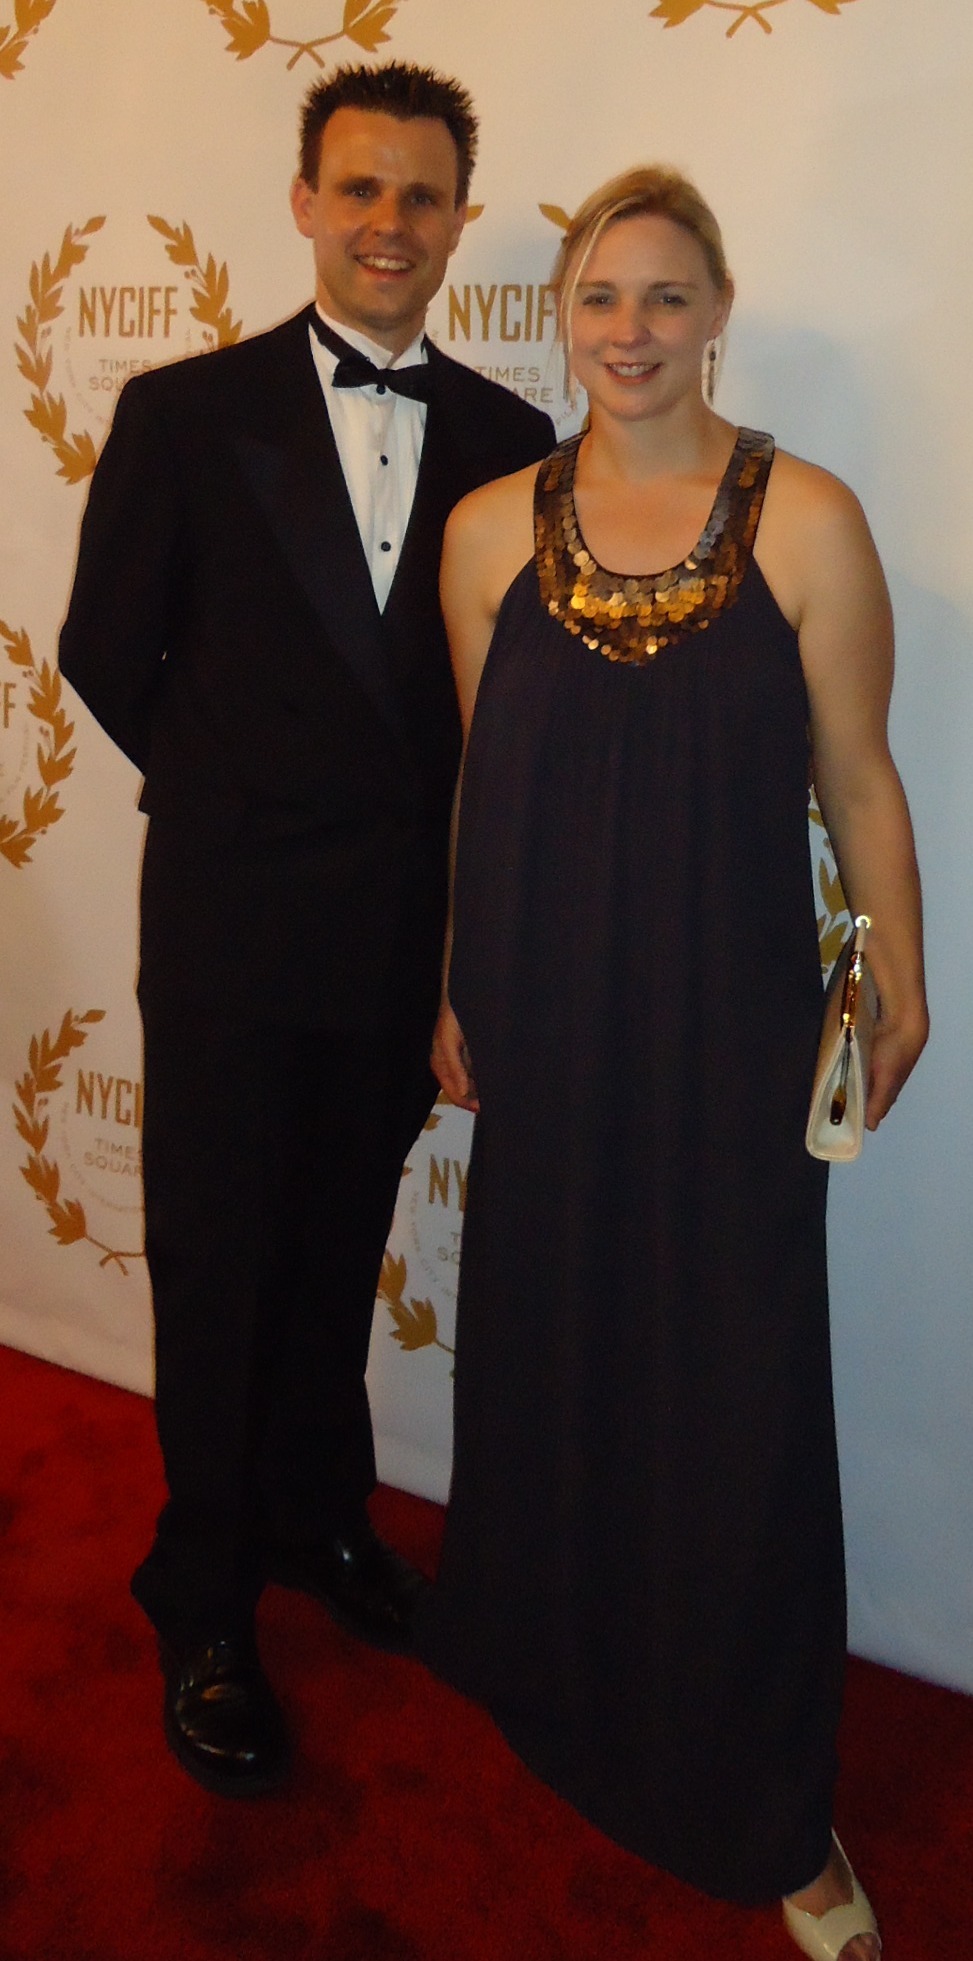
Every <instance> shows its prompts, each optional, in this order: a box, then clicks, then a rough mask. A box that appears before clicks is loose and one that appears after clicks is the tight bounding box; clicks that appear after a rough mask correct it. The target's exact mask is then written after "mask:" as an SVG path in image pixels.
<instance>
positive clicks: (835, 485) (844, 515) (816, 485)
mask: <svg viewBox="0 0 973 1961" xmlns="http://www.w3.org/2000/svg"><path fill="white" fill-rule="evenodd" d="M766 508H767V515H768V517H769V518H773V516H774V515H775V514H779V515H780V516H781V517H783V518H785V519H786V518H787V517H788V516H789V517H791V518H800V519H803V521H804V522H805V523H811V524H813V525H814V526H815V527H817V526H818V525H822V526H825V527H828V526H832V525H837V526H847V525H849V524H852V525H856V524H859V523H861V522H863V521H864V512H863V510H862V507H861V504H860V502H859V500H858V498H857V497H856V495H855V493H854V491H853V490H852V489H851V488H850V487H849V485H848V484H846V483H844V482H843V481H842V479H841V477H836V476H835V475H834V472H833V471H831V470H825V469H823V468H822V466H821V464H820V463H808V462H806V461H805V459H804V457H802V456H794V455H793V454H792V453H791V451H790V450H787V449H778V450H775V452H774V462H773V467H772V469H771V472H770V479H769V482H768V484H767V499H766Z"/></svg>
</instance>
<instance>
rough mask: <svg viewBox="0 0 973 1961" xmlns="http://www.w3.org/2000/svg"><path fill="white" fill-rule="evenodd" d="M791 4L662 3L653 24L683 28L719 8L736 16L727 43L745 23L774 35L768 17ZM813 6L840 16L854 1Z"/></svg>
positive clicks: (828, 0)
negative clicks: (709, 9)
mask: <svg viewBox="0 0 973 1961" xmlns="http://www.w3.org/2000/svg"><path fill="white" fill-rule="evenodd" d="M786 4H787V0H752V3H751V4H750V5H746V4H745V3H744V0H659V5H658V6H657V7H653V9H652V12H651V14H650V15H649V19H650V20H661V21H662V23H663V25H664V26H666V27H682V26H683V24H684V22H685V21H687V20H691V19H692V16H693V15H694V14H701V13H702V11H703V8H704V7H715V8H716V10H717V12H719V13H721V14H733V15H734V19H733V20H732V21H731V22H730V25H729V27H728V28H727V30H726V38H727V40H728V41H729V40H731V39H732V37H733V35H734V34H737V33H739V30H740V28H741V27H742V26H743V24H744V21H748V20H752V21H754V22H755V24H756V25H757V27H762V28H763V31H764V33H765V34H772V33H773V31H774V29H773V23H772V22H771V21H769V20H767V18H766V16H767V14H768V13H769V12H770V9H771V7H783V6H786ZM808 4H809V6H812V7H817V9H818V12H819V13H822V14H839V13H840V12H841V9H842V7H848V6H850V5H851V0H808Z"/></svg>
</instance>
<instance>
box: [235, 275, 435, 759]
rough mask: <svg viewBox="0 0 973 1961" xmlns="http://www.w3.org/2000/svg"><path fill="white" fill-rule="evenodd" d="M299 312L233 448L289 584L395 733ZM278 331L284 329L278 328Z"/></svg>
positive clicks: (387, 678)
mask: <svg viewBox="0 0 973 1961" xmlns="http://www.w3.org/2000/svg"><path fill="white" fill-rule="evenodd" d="M306 318H307V316H306V315H304V314H302V315H301V316H299V318H298V319H297V320H294V321H292V322H290V323H289V329H292V330H293V332H292V333H289V334H288V337H287V338H285V337H284V333H283V332H282V339H281V348H280V358H279V374H278V381H279V386H278V389H277V395H276V400H267V399H265V400H264V401H263V402H262V403H261V404H260V414H259V420H258V419H257V418H255V427H253V428H251V429H248V430H241V431H240V433H239V434H238V436H237V438H236V449H237V453H238V456H239V459H240V462H241V465H242V467H243V470H244V473H245V475H246V478H247V481H248V483H249V485H250V487H251V490H252V491H253V493H254V495H255V496H256V498H257V500H258V502H259V503H260V505H261V507H262V509H263V512H264V515H265V516H266V518H267V519H268V521H269V523H270V525H271V527H272V529H273V532H274V534H275V536H276V538H277V540H278V543H279V544H280V546H281V548H282V550H283V551H284V554H285V556H286V558H287V560H288V563H289V564H290V567H291V570H292V572H293V573H294V576H295V578H296V579H297V581H298V583H299V585H300V586H301V587H302V588H303V590H304V592H305V594H306V596H307V598H308V599H309V600H310V602H311V605H312V606H313V608H314V610H315V612H316V614H317V615H318V618H319V619H320V621H321V624H322V626H323V627H324V630H325V632H326V634H327V636H328V640H329V642H330V643H331V645H332V646H333V648H334V651H335V652H336V653H337V654H338V655H339V656H340V658H341V659H342V660H343V661H344V662H345V664H346V665H347V666H348V667H350V668H351V670H352V672H353V674H354V675H355V678H356V680H357V681H358V683H359V685H360V686H361V687H362V688H363V689H364V690H365V692H366V694H367V695H368V696H369V698H370V699H371V701H372V702H373V703H374V705H375V707H376V708H377V709H378V711H379V713H380V714H381V715H382V716H383V718H384V720H385V721H386V722H387V723H388V725H389V726H390V727H391V728H392V729H393V730H394V731H395V732H396V734H397V735H399V736H402V735H404V727H403V722H402V716H401V712H400V709H399V705H398V702H397V700H396V695H395V690H394V686H393V683H392V677H391V674H390V671H389V665H388V660H387V656H386V653H385V644H384V635H383V631H382V620H381V615H380V613H379V610H378V606H377V604H376V600H375V593H374V588H373V586H372V581H371V576H370V573H369V570H368V563H367V560H366V558H365V553H364V550H363V548H362V542H361V535H360V533H359V530H358V525H357V522H356V519H355V514H354V511H353V509H352V505H351V500H350V498H349V496H348V489H347V486H346V484H345V479H344V474H343V472H342V469H341V464H340V461H339V458H338V451H337V446H336V444H335V440H334V433H333V431H332V428H331V419H330V417H329V415H328V411H327V407H326V405H325V401H324V397H323V395H322V392H321V385H320V382H319V380H318V376H317V370H316V368H315V366H314V361H313V357H312V355H311V350H310V346H309V344H308V339H307V325H306ZM285 331H286V330H285Z"/></svg>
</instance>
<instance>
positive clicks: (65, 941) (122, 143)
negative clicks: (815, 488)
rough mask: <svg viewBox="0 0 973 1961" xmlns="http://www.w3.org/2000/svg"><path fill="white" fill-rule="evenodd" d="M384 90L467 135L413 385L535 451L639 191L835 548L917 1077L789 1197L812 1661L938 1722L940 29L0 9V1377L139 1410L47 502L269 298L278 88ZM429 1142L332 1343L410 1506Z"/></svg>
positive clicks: (963, 1676) (85, 817)
mask: <svg viewBox="0 0 973 1961" xmlns="http://www.w3.org/2000/svg"><path fill="white" fill-rule="evenodd" d="M387 56H395V57H399V58H402V59H406V60H414V61H418V62H422V63H431V64H433V65H435V66H438V67H440V68H442V69H444V70H446V71H447V72H451V73H455V74H457V75H459V76H460V77H461V78H462V79H463V80H464V81H465V82H466V83H467V84H468V85H469V87H470V88H471V89H472V92H473V95H474V97H475V100H476V102H477V106H478V108H479V110H480V112H481V115H482V120H483V133H482V148H481V159H480V163H479V166H478V170H477V173H476V177H475V180H474V186H473V195H474V198H475V199H476V200H477V203H476V206H475V208H474V212H473V213H471V222H470V224H469V226H468V228H467V231H466V233H465V235H464V238H463V240H462V242H461V244H460V247H459V250H458V251H457V253H456V256H455V258H454V259H453V261H452V262H451V268H450V275H449V280H448V283H447V285H446V286H445V287H444V289H443V291H442V293H441V294H440V296H439V298H438V299H437V300H436V301H435V303H434V305H433V308H432V312H431V316H430V325H431V331H432V333H433V335H434V337H435V338H436V339H437V340H438V341H439V342H440V344H441V345H442V346H443V347H444V348H445V349H446V350H447V351H448V352H450V353H452V354H454V355H456V356H457V357H458V358H459V359H460V360H463V361H467V362H470V363H472V364H473V365H474V366H476V367H478V368H480V369H481V370H483V371H484V372H486V373H489V374H491V375H493V376H495V377H496V378H497V379H499V380H501V381H504V382H506V383H507V385H508V386H510V387H512V388H515V389H516V390H517V391H518V392H519V393H522V394H527V395H529V396H530V397H531V399H533V400H535V401H538V402H540V403H542V404H543V405H544V406H546V407H547V408H548V409H549V410H550V412H551V413H552V414H553V415H554V417H555V419H556V421H557V422H558V425H559V428H560V429H561V431H562V433H567V431H568V429H569V428H572V427H574V426H575V419H574V418H572V417H571V415H570V412H569V409H568V405H567V403H566V401H565V399H564V395H563V390H562V385H561V371H560V364H559V360H558V358H557V356H556V354H555V353H554V351H553V347H552V341H553V322H552V317H551V306H550V298H549V294H548V292H547V287H546V281H547V277H548V273H549V270H550V265H551V261H552V258H553V255H554V251H555V249H556V246H557V242H558V228H559V226H560V225H561V224H562V223H563V222H564V216H565V214H566V213H568V212H571V211H573V210H574V209H575V208H576V206H577V205H578V204H579V203H580V201H581V199H582V197H583V196H584V195H586V193H587V192H588V191H589V190H590V189H591V188H592V187H593V186H594V185H595V184H597V183H598V182H600V181H601V180H602V179H603V178H605V177H607V176H608V175H610V174H611V173H613V172H615V171H617V170H619V169H622V168H624V167H626V166H628V165H630V164H632V163H635V162H639V161H652V160H656V159H659V160H665V161H671V162H673V163H675V164H676V165H678V166H679V167H681V168H682V169H684V170H686V171H688V172H689V173H690V174H691V175H692V176H693V177H694V178H695V179H696V180H697V181H698V183H699V184H700V187H701V189H702V190H703V192H704V194H705V195H706V196H707V197H708V198H709V199H710V200H711V202H712V203H713V205H714V207H715V209H716V212H717V215H718V216H719V218H720V219H721V222H722V224H723V228H724V233H725V237H726V242H727V247H728V253H729V258H730V263H731V265H732V267H733V270H734V273H735V276H736V281H737V291H738V300H737V305H736V308H735V311H734V317H733V322H732V325H731V331H730V345H729V352H728V356H727V360H726V366H725V370H724V376H723V381H722V384H721V392H720V398H719V406H720V407H721V409H722V410H723V412H724V413H725V414H726V415H728V416H729V417H731V418H732V419H734V420H738V421H746V422H748V423H750V424H752V425H756V426H757V427H761V428H766V429H771V430H773V431H774V433H775V434H776V436H777V438H778V441H779V442H780V443H781V444H783V445H785V446H786V447H788V448H791V449H795V450H797V451H799V452H800V453H801V454H803V455H806V456H809V457H812V458H813V459H814V460H816V461H818V462H821V463H824V464H825V465H827V466H828V467H829V468H830V469H832V470H835V471H837V472H838V474H839V475H841V476H843V477H844V478H846V480H847V481H848V482H850V483H851V484H852V485H853V487H854V488H855V489H856V490H857V491H858V492H859V494H860V495H861V497H862V498H863V501H864V503H865V506H866V509H867V510H868V512H869V515H870V518H871V520H872V524H873V528H874V530H875V533H876V536H877V539H878V544H879V548H880V550H881V552H882V555H883V558H884V561H885V564H886V567H887V570H888V573H889V579H890V584H891V587H892V595H893V600H894V602H895V607H896V614H897V620H898V628H899V643H900V656H899V678H898V684H897V690H896V697H895V703H894V712H893V738H894V744H895V749H896V754H897V757H898V760H899V763H900V767H901V769H902V773H903V776H904V778H905V782H906V787H907V790H908V792H909V795H910V799H911V802H912V808H913V813H914V817H915V822H916V830H917V835H918V843H919V851H920V858H921V861H922V865H923V870H924V878H925V889H926V902H927V918H928V936H929V966H930V989H931V1002H932V1012H933V1022H934V1038H933V1043H932V1045H931V1047H930V1049H929V1051H928V1053H927V1056H926V1058H925V1059H924V1061H923V1063H922V1066H921V1068H920V1071H919V1074H918V1076H917V1077H916V1079H915V1081H914V1082H913V1083H912V1084H910V1085H909V1088H908V1089H907V1091H906V1093H905V1096H904V1098H903V1100H902V1103H901V1105H900V1107H899V1108H898V1109H897V1110H896V1112H895V1113H894V1115H893V1116H892V1117H891V1119H890V1120H889V1122H888V1124H887V1125H886V1126H885V1127H884V1128H883V1130H882V1132H881V1133H880V1134H879V1136H878V1137H877V1138H873V1139H869V1141H868V1146H867V1150H866V1153H865V1156H864V1158H863V1160H862V1162H861V1163H860V1164H859V1165H857V1166H856V1167H854V1168H840V1169H839V1170H838V1171H837V1172H836V1173H835V1174H834V1175H833V1178H832V1202H831V1222H832V1273H833V1320H834V1343H835V1363H836V1379H837V1396H838V1412H839V1426H840V1437H841V1448H842V1470H843V1481H844V1493H845V1507H846V1516H847V1527H848V1552H849V1567H850V1574H849V1579H850V1605H851V1638H852V1644H853V1646H854V1647H855V1648H856V1649H857V1650H858V1651H859V1652H860V1653H863V1654H866V1655H870V1656H872V1657H875V1658H877V1659H879V1660H884V1661H890V1662H894V1663H896V1664H897V1665H899V1666H901V1667H904V1668H906V1669H911V1670H914V1671H915V1672H918V1673H920V1674H924V1675H928V1676H931V1677H933V1678H935V1679H938V1680H941V1681H945V1682H948V1683H952V1684H955V1685H958V1686H960V1687H965V1688H967V1689H973V1562H971V1560H970V1544H971V1528H973V1479H971V1476H970V1472H971V1468H973V1466H971V1456H973V1444H971V1438H973V1424H971V1422H970V1416H969V1404H970V1399H971V1394H973V1344H971V1315H970V1274H971V1272H973V1203H971V1193H970V1163H971V1152H970V1140H969V1122H968V1112H969V1110H970V1108H971V1105H973V1095H971V1088H973V1085H971V1042H970V1035H969V1022H968V1008H969V1000H970V987H969V979H968V977H969V974H970V972H971V970H973V930H971V907H970V896H969V888H970V878H969V869H968V864H969V842H968V840H969V836H970V818H971V807H973V787H971V786H973V771H971V769H970V763H969V757H970V750H971V743H973V659H971V655H973V551H971V549H970V547H971V539H973V472H971V468H970V455H971V449H973V410H971V407H970V391H971V362H970V356H969V348H970V344H971V343H970V322H971V319H973V304H971V302H973V251H971V221H973V125H971V120H970V115H969V102H970V92H971V81H973V18H971V9H970V6H969V0H939V4H938V5H937V6H936V7H935V8H928V9H926V8H920V7H919V6H917V5H916V4H915V0H756V4H753V5H743V4H737V0H663V4H660V5H656V6H654V7H653V6H651V5H650V4H649V0H534V4H533V5H532V6H530V7H523V6H515V5H514V4H513V0H491V3H490V4H489V5H488V4H486V0H467V4H465V5H463V6H458V5H456V4H451V0H125V5H124V6H121V5H119V4H118V0H0V156H2V163H3V181H4V183H5V185H6V186H7V191H6V195H5V210H4V224H3V236H4V251H3V262H2V267H0V430H2V441H3V454H4V469H3V473H2V477H0V996H2V1021H0V1222H2V1233H0V1339H3V1340H6V1341H8V1342H10V1343H12V1344H14V1345H16V1346H19V1347H22V1348H25V1349H28V1350H30V1351H31V1352H33V1353H35V1354H38V1355H42V1356H46V1357H49V1358H51V1359H52V1360H55V1361H59V1362H64V1363H67V1364H69V1365H71V1366H74V1367H77V1368H80V1369H83V1370H87V1371H89V1372H91V1373H93V1374H96V1375H102V1376H105V1377H107V1378H108V1379H110V1380H112V1381H115V1382H119V1383H123V1384H126V1385H128V1386H129V1387H132V1388H135V1389H139V1390H144V1391H148V1390H149V1389H150V1387H151V1342H150V1313H149V1292H148V1284H147V1279H146V1273H145V1261H144V1257H143V1254H142V1250H141V1249H142V1227H141V1212H140V1193H139V1139H140V1117H141V1085H140V1045H139V1024H138V1018H137V1014H136V1009H135V1003H134V998H133V992H132V985H133V979H134V971H135V949H136V923H135V922H136V897H137V885H138V869H139V858H140V852H141V845H142V824H141V820H140V819H139V817H138V815H137V813H136V808H135V801H136V795H137V788H138V785H137V780H136V778H135V775H134V772H133V771H132V770H131V768H130V767H129V765H128V764H126V763H125V762H124V760H123V759H122V758H121V757H120V756H119V755H118V754H117V753H116V752H115V751H114V749H113V748H112V747H111V745H110V744H109V742H108V741H107V739H106V738H105V737H104V736H103V735H102V734H101V732H100V730H99V729H98V728H97V727H96V725H95V724H94V723H93V722H92V720H91V719H90V717H89V716H88V714H87V712H86V711H85V709H84V708H83V707H82V706H81V704H80V703H79V702H78V701H77V699H76V698H75V697H74V696H73V695H72V693H71V690H70V689H69V688H68V687H67V686H64V687H63V688H62V686H61V683H60V680H59V677H58V674H57V671H56V665H55V652H56V642H57V632H58V627H59V624H60V621H61V618H62V616H63V613H64V609H65V606H66V602H67V596H68V591H69V587H70V580H71V573H72V567H73V560H74V552H75V545H76V539H77V530H78V523H79V519H80V515H81V511H82V508H83V503H84V498H85V493H86V484H87V480H88V478H89V476H90V473H91V469H92V467H93V464H94V460H95V457H96V454H97V451H98V449H99V447H100V444H101V443H102V441H103V439H104V435H105V432H106V429H107V426H108V422H109V420H110V417H111V413H112V408H113V405H114V402H115V399H116V397H117V393H118V390H119V388H120V386H121V385H122V383H123V381H124V379H125V377H126V376H127V375H128V374H130V373H132V372H134V371H137V370H138V369H140V368H142V367H144V366H150V365H154V364H155V363H157V362H160V361H165V360H171V359H174V358H176V357H178V356H180V355H184V354H187V353H190V352H193V351H195V350H197V349H204V348H207V347H212V346H213V345H215V344H217V343H218V342H223V341H226V340H229V339H233V338H235V337H237V336H238V335H239V334H241V333H244V334H247V333H252V332H256V331H258V330H260V329H261V328H263V327H266V326H269V325H271V324H272V323H273V322H275V321H277V320H279V319H281V318H283V317H284V316H286V315H287V314H288V313H290V312H293V311H295V310H296V309H297V308H298V307H299V306H301V305H302V304H303V303H304V302H305V301H306V300H307V298H308V297H309V295H310V292H311V287H312V276H311V267H310V260H309V248H308V247H307V245H306V243H305V242H304V241H303V240H301V239H299V238H298V237H297V235H296V233H295V232H294V231H293V228H292V225H291V220H290V215H289V211H288V207H287V189H288V184H289V180H290V177H291V174H292V170H293V167H294V160H295V154H296V138H295V132H296V119H297V111H298V105H299V102H300V99H301V97H302V95H303V93H304V91H305V89H306V87H307V86H308V84H309V83H310V82H311V81H312V80H313V79H314V77H315V76H316V75H317V74H319V73H320V72H321V71H322V68H325V67H328V66H331V65H333V64H334V63H336V62H338V61H349V60H359V59H371V58H375V59H381V58H384V57H387ZM119 550H120V553H124V541H121V542H120V546H119ZM817 877H818V888H819V908H818V909H819V913H820V915H821V919H822V931H823V933H824V935H825V936H827V935H828V934H829V933H832V932H833V929H834V921H835V917H836V914H837V911H838V908H839V906H840V898H839V896H838V895H837V894H836V892H835V891H834V889H833V887H832V886H831V885H830V883H829V876H828V870H827V863H826V861H825V862H824V863H823V864H822V866H821V868H820V869H819V871H818V874H817ZM468 1122H469V1120H468V1119H467V1118H466V1117H465V1116H464V1115H463V1114H462V1113H460V1112H457V1111H453V1110H449V1109H446V1108H442V1107H440V1108H437V1110H436V1111H435V1112H434V1114H433V1116H432V1118H431V1119H430V1123H429V1126H428V1127H427V1129H426V1131H425V1132H424V1133H423V1135H422V1137H421V1138H420V1140H419V1142H418V1144H417V1145H416V1147H415V1150H414V1152H413V1154H412V1158H411V1160H410V1164H409V1167H408V1170H407V1173H406V1176H405V1177H404V1179H403V1183H402V1189H401V1194H400V1200H399V1206H398V1211H397V1215H396V1224H395V1229H394V1233H393V1237H392V1240H391V1242H390V1246H389V1251H388V1254H387V1257H386V1262H385V1268H384V1272H383V1277H382V1287H381V1292H380V1295H379V1301H378V1307H377V1313H376V1322H375V1334H374V1340H373V1346H372V1361H371V1385H372V1394H373V1405H374V1409H375V1414H376V1423H377V1429H378V1432H379V1449H380V1468H381V1472H382V1475H383V1476H384V1477H386V1478H387V1479H389V1480H391V1481H392V1482H397V1483H401V1484H404V1485H405V1486H407V1487H409V1488H411V1489H414V1490H419V1491H422V1492H425V1493H427V1494H429V1495H432V1496H436V1497H442V1496H444V1495H445V1491H446V1487H447V1483H448V1474H449V1450H450V1367H451V1349H452V1341H453V1319H454V1306H455V1291H456V1273H457V1263H458V1252H459V1241H460V1232H461V1226H462V1211H463V1198H464V1185H465V1175H466V1163H467V1156H468V1149H469V1129H468ZM321 1258H322V1261H326V1260H327V1258H328V1247H327V1244H324V1243H323V1244H322V1247H321ZM147 1523H148V1522H147Z"/></svg>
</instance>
